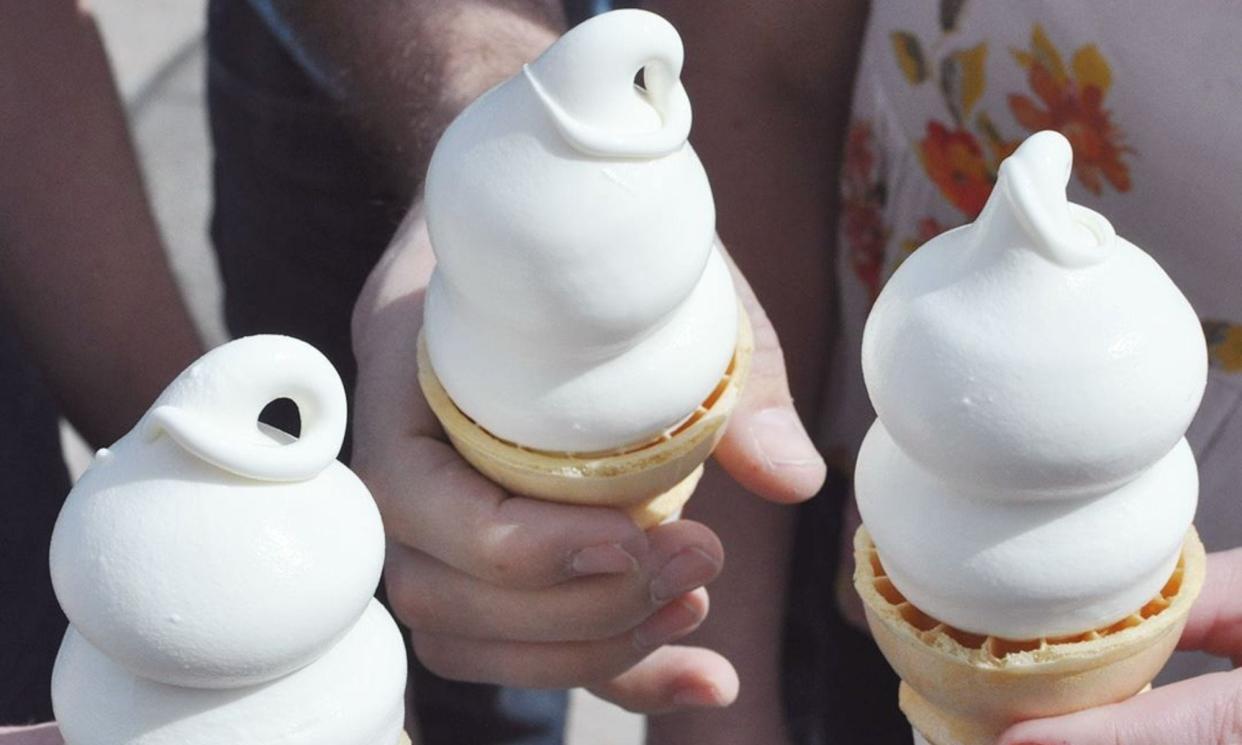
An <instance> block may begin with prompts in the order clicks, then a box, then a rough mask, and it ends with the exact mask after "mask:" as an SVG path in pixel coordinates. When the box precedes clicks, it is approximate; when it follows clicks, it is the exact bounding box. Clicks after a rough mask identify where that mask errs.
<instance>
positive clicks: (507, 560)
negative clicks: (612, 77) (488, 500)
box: [476, 522, 556, 589]
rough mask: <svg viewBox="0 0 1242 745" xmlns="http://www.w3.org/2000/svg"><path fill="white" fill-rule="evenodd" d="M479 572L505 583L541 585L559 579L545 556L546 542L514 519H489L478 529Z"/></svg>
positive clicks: (511, 585)
mask: <svg viewBox="0 0 1242 745" xmlns="http://www.w3.org/2000/svg"><path fill="white" fill-rule="evenodd" d="M478 535H479V544H478V556H477V568H476V572H477V576H478V577H479V578H480V579H483V580H485V581H487V582H490V583H491V584H494V585H499V586H501V587H509V588H514V589H538V588H540V587H544V586H547V585H549V584H552V583H554V582H555V581H556V579H554V578H553V579H550V578H549V577H548V574H549V573H550V572H549V567H548V566H547V562H546V561H544V560H543V559H542V558H541V556H542V554H544V553H546V550H545V549H546V548H547V546H546V543H545V542H543V541H540V540H538V539H537V538H536V537H535V536H533V535H532V531H531V530H530V529H529V528H526V527H524V526H521V525H514V524H512V523H503V522H501V523H489V524H488V525H486V526H484V527H483V528H482V529H481V530H480V531H479V533H478Z"/></svg>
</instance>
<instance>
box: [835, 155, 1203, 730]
mask: <svg viewBox="0 0 1242 745" xmlns="http://www.w3.org/2000/svg"><path fill="white" fill-rule="evenodd" d="M1070 163H1071V151H1070V146H1069V143H1068V142H1067V141H1066V140H1065V138H1064V137H1062V136H1061V135H1059V134H1056V133H1053V132H1041V133H1039V134H1036V135H1034V136H1032V137H1031V138H1030V139H1028V140H1027V141H1026V142H1025V143H1024V144H1023V145H1022V146H1021V147H1019V149H1018V150H1017V152H1015V153H1014V155H1013V156H1012V157H1010V158H1009V159H1008V160H1006V161H1005V162H1004V163H1003V164H1002V165H1001V168H1000V173H999V176H998V182H997V185H996V188H995V189H994V190H993V192H992V196H991V198H990V199H989V201H988V203H987V206H986V207H985V208H984V210H983V212H982V214H981V215H980V216H979V219H978V220H977V221H976V222H975V223H973V224H971V225H967V226H965V227H962V228H959V229H957V230H953V231H950V232H948V233H946V234H944V235H943V236H941V237H939V238H936V239H934V240H932V241H930V242H929V243H927V244H926V245H925V246H923V247H922V248H920V249H919V250H918V251H917V252H916V253H914V254H913V255H912V256H911V257H910V258H909V259H908V260H907V261H906V262H905V263H904V264H903V265H902V266H901V268H900V269H899V270H898V271H897V272H896V273H895V274H894V275H893V278H892V279H891V280H890V282H889V283H888V285H887V286H886V287H885V289H884V291H883V292H882V293H881V295H880V297H879V299H878V300H877V302H876V305H875V308H874V309H873V310H872V313H871V316H870V317H869V319H868V321H867V327H866V329H865V332H864V337H863V371H864V375H865V377H866V382H867V387H868V392H869V393H870V396H871V400H872V403H873V404H874V405H875V409H876V413H877V416H878V419H877V421H876V422H875V424H874V425H873V426H872V428H871V430H870V432H869V433H868V434H867V437H866V439H865V440H864V442H863V445H862V449H861V451H860V453H859V457H858V465H857V471H856V474H855V484H856V493H857V498H858V506H859V510H860V512H861V514H862V517H863V523H864V526H865V527H864V528H863V529H861V530H860V531H859V534H858V535H857V536H856V538H855V556H856V559H857V561H858V569H857V572H856V575H855V586H856V588H857V589H858V591H859V593H860V595H861V596H862V598H863V600H864V604H865V607H866V611H867V618H868V621H869V623H870V625H871V628H872V632H873V633H874V635H875V638H876V641H877V643H878V644H879V645H880V648H881V650H882V651H883V652H884V654H885V656H886V657H887V659H888V660H889V662H890V663H891V664H892V665H893V667H894V668H895V669H896V671H897V673H898V674H899V675H900V676H901V678H902V680H903V685H902V692H901V705H902V709H903V711H904V712H905V713H906V715H907V716H908V717H909V718H910V720H911V722H912V724H913V725H914V727H915V729H916V730H917V731H918V732H920V733H921V736H922V737H924V738H925V740H926V741H928V742H930V743H932V744H933V745H991V743H993V742H994V741H995V739H996V737H997V736H998V735H999V734H1000V733H1001V732H1002V731H1003V730H1004V729H1005V728H1006V727H1007V726H1008V725H1010V724H1012V723H1014V722H1016V721H1019V720H1022V719H1028V718H1033V717H1042V716H1050V715H1055V714H1062V713H1067V712H1070V711H1075V710H1078V709H1083V708H1088V707H1091V706H1096V705H1100V704H1104V703H1109V702H1115V701H1119V700H1122V699H1125V698H1127V697H1130V696H1133V695H1135V694H1136V693H1138V692H1139V691H1140V690H1142V689H1143V688H1144V687H1145V686H1146V685H1147V684H1148V683H1149V682H1150V681H1151V679H1152V678H1153V677H1154V676H1155V674H1156V673H1157V672H1158V671H1159V669H1160V668H1161V667H1162V666H1163V665H1164V663H1165V661H1166V660H1167V658H1168V655H1169V654H1170V653H1171V652H1172V650H1173V648H1174V645H1175V644H1176V642H1177V639H1178V636H1179V635H1180V632H1181V629H1182V627H1183V626H1184V624H1185V621H1186V616H1187V613H1188V612H1189V609H1190V606H1191V604H1192V603H1193V601H1194V599H1195V597H1196V596H1197V594H1198V592H1199V589H1200V587H1201V585H1202V582H1203V575H1204V567H1205V559H1204V553H1203V546H1202V545H1201V544H1200V542H1199V540H1198V537H1197V535H1196V534H1195V532H1194V529H1193V527H1191V520H1192V518H1193V516H1194V512H1195V505H1196V501H1197V499H1198V477H1197V471H1196V466H1195V461H1194V457H1193V455H1192V454H1191V451H1190V448H1189V446H1188V445H1187V444H1186V441H1185V439H1184V437H1183V435H1184V433H1185V431H1186V428H1187V426H1188V425H1189V423H1190V420H1191V418H1192V416H1193V415H1194V413H1195V409H1196V408H1197V407H1198V404H1199V400H1200V397H1201V396H1202V394H1203V389H1204V385H1205V381H1206V376H1207V360H1206V351H1205V343H1204V338H1203V334H1202V331H1201V330H1200V326H1199V323H1198V319H1197V318H1196V316H1195V313H1194V311H1193V310H1192V309H1191V307H1190V305H1189V303H1188V302H1187V301H1186V299H1185V298H1184V297H1183V296H1182V294H1181V293H1180V292H1179V291H1178V290H1177V288H1176V287H1175V286H1174V285H1173V283H1172V281H1171V280H1170V279H1169V278H1168V276H1167V275H1166V274H1165V273H1164V272H1163V271H1162V270H1161V269H1160V267H1159V266H1157V265H1156V263H1155V262H1154V261H1153V260H1152V259H1151V258H1150V257H1149V256H1148V255H1147V254H1146V253H1144V252H1143V251H1142V250H1140V249H1138V248H1137V247H1135V246H1134V245H1133V244H1131V243H1129V242H1128V241H1126V240H1125V239H1123V238H1121V237H1120V236H1117V235H1116V234H1115V233H1114V231H1113V229H1112V226H1111V225H1109V223H1108V221H1107V220H1105V219H1104V218H1103V217H1102V216H1100V215H1099V214H1096V213H1095V212H1092V211H1090V210H1088V209H1085V208H1083V207H1080V206H1078V205H1075V204H1071V203H1069V202H1068V201H1067V199H1066V196H1065V187H1066V184H1067V182H1068V179H1069V174H1070Z"/></svg>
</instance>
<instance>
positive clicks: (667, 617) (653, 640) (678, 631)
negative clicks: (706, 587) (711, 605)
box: [633, 600, 703, 650]
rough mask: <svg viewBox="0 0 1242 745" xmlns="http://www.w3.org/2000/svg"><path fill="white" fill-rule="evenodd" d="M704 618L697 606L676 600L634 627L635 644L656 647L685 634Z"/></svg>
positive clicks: (640, 646) (646, 647)
mask: <svg viewBox="0 0 1242 745" xmlns="http://www.w3.org/2000/svg"><path fill="white" fill-rule="evenodd" d="M702 620H703V616H702V614H701V613H700V612H699V610H698V609H697V608H695V607H694V606H692V605H690V604H689V603H687V602H686V601H684V600H674V601H673V602H671V603H669V604H668V605H666V606H664V607H663V608H661V609H660V612H659V613H656V614H655V615H654V616H652V617H651V618H649V619H647V620H646V621H644V622H643V623H642V625H640V626H639V627H638V628H636V629H634V635H633V640H634V646H635V647H638V648H639V649H644V650H645V649H655V648H656V647H659V646H661V645H663V644H666V643H668V642H671V641H672V640H674V639H676V638H678V637H680V636H685V635H686V634H687V633H689V632H690V631H691V630H692V629H693V628H694V627H695V626H697V625H698V624H699V622H701V621H702Z"/></svg>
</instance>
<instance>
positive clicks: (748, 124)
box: [646, 0, 866, 745]
mask: <svg viewBox="0 0 1242 745" xmlns="http://www.w3.org/2000/svg"><path fill="white" fill-rule="evenodd" d="M646 7H648V8H650V9H651V10H654V11H656V12H657V13H660V14H662V15H664V16H666V17H667V18H669V20H671V21H672V22H673V23H674V25H676V26H677V27H678V28H679V29H680V30H681V33H682V37H683V39H684V40H685V43H686V69H685V71H684V73H683V79H684V80H685V83H686V87H687V89H688V90H689V92H690V94H691V96H692V97H693V101H694V116H695V119H694V121H695V124H694V131H693V141H694V144H695V149H696V150H697V151H698V153H699V155H700V157H701V158H702V159H703V162H704V165H705V166H706V167H707V170H708V174H709V175H710V176H711V179H712V191H713V193H714V195H715V198H716V205H717V215H718V217H717V221H718V229H719V231H720V234H721V237H722V238H723V239H724V241H725V244H726V245H728V246H729V251H730V253H731V254H732V255H733V258H734V259H735V260H736V261H737V263H738V265H739V266H740V267H741V268H742V271H743V273H744V274H745V275H746V278H747V279H748V280H749V282H750V284H751V286H752V287H753V288H754V291H755V294H756V295H758V297H759V299H760V300H761V301H762V302H763V305H764V308H765V310H766V311H767V314H768V316H769V317H770V318H771V320H772V325H773V326H774V328H775V329H776V331H778V332H779V339H780V348H781V349H783V357H784V359H785V365H786V369H787V371H788V378H789V382H790V391H789V392H791V393H792V396H793V400H794V402H795V403H796V404H797V409H798V413H799V414H800V415H801V417H802V419H803V421H806V422H814V421H815V420H816V418H817V417H818V416H819V414H820V411H821V406H822V400H821V399H822V395H823V391H824V389H825V379H826V376H827V375H828V374H830V373H829V371H828V370H827V369H826V365H827V361H828V358H829V349H830V346H831V344H832V338H833V325H832V324H833V309H834V308H835V300H834V298H833V297H832V288H833V280H832V270H833V255H834V251H833V243H834V235H835V222H836V208H837V207H836V195H837V179H836V172H837V170H838V166H839V163H840V158H841V143H842V142H844V132H845V127H846V123H847V117H848V112H849V97H850V91H851V89H852V80H853V77H854V76H853V70H854V65H855V58H856V56H857V49H858V45H859V43H860V41H861V32H862V22H863V18H864V16H865V10H866V9H865V4H864V3H858V2H849V1H844V2H843V1H841V0H794V1H791V2H786V3H781V4H780V5H779V8H778V7H777V6H776V5H774V4H771V3H762V2H745V1H737V0H733V1H730V2H721V3H701V2H697V1H696V0H648V2H647V3H646ZM791 465H792V467H795V468H796V467H797V465H796V463H795V464H791ZM810 467H812V468H814V464H812V465H811V466H810ZM700 495H701V496H700V497H699V498H698V499H695V500H692V501H691V502H690V504H689V505H688V507H689V509H688V510H687V515H688V516H689V517H691V518H693V519H696V520H700V521H702V522H703V523H704V524H706V525H708V526H709V527H711V528H712V529H713V530H715V531H716V532H717V533H719V535H720V538H721V540H722V542H723V543H724V545H725V546H726V547H727V549H728V551H729V562H728V564H727V566H726V567H725V570H724V572H723V574H722V575H721V577H720V578H719V579H718V580H717V581H716V583H715V584H713V586H712V600H713V604H712V614H711V617H710V618H709V619H707V621H706V622H705V623H704V625H703V626H702V627H701V628H700V629H699V630H698V631H696V632H695V633H694V635H692V636H691V637H689V638H688V639H687V641H688V642H690V643H694V644H702V645H703V646H705V647H708V648H710V649H714V650H716V651H718V652H721V653H722V654H724V655H725V656H726V657H727V658H728V659H729V660H731V661H732V662H733V664H734V665H735V666H737V669H738V674H739V677H740V678H741V681H742V686H741V690H740V694H739V698H738V701H737V702H736V703H735V704H734V705H733V706H731V707H729V708H728V709H726V710H723V711H719V712H715V711H713V712H695V711H688V712H684V713H680V714H672V715H668V716H662V717H656V718H653V719H652V720H651V721H650V723H649V725H648V741H649V742H651V743H682V742H712V743H721V744H722V745H723V744H727V743H753V742H771V743H776V742H781V741H783V735H782V734H781V733H782V732H783V721H782V714H783V711H782V708H783V707H782V702H781V692H782V686H781V676H780V648H781V632H782V629H783V626H784V612H785V607H786V603H785V601H784V597H785V592H786V585H787V582H788V573H789V566H788V564H789V557H790V555H791V553H792V531H793V521H794V518H795V513H794V512H793V511H791V510H789V509H784V508H782V507H780V506H778V505H774V504H771V503H768V502H764V501H761V500H757V499H754V498H753V497H752V496H750V495H749V494H747V493H746V492H745V490H744V489H743V488H742V487H741V486H740V485H739V484H738V483H736V482H734V481H731V480H730V479H728V478H724V477H723V475H722V474H719V473H716V474H711V473H709V475H708V476H707V477H706V478H705V479H704V483H703V484H702V485H701V486H700ZM818 581H821V582H831V581H832V578H830V577H823V578H820V579H819V580H818ZM829 673H830V671H828V672H826V673H825V674H829Z"/></svg>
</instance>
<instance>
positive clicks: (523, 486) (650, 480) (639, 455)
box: [418, 310, 755, 528]
mask: <svg viewBox="0 0 1242 745" xmlns="http://www.w3.org/2000/svg"><path fill="white" fill-rule="evenodd" d="M754 348H755V343H754V337H753V334H752V332H751V328H750V320H749V318H748V317H747V316H746V312H745V311H744V310H742V311H740V312H739V319H738V338H737V347H736V348H735V349H734V352H733V359H732V361H731V362H730V363H729V368H728V369H727V370H726V371H725V374H724V376H723V377H722V378H721V380H720V384H719V385H717V386H716V389H715V390H714V391H712V394H711V395H710V396H708V398H707V400H705V401H704V402H703V403H702V404H701V405H700V406H699V408H698V410H697V411H696V412H695V413H694V414H692V415H691V416H690V418H689V419H688V420H686V421H685V422H683V423H682V424H681V425H679V426H678V427H677V428H676V429H674V430H672V431H670V432H666V433H664V434H663V435H661V436H660V437H659V438H658V439H655V440H653V441H651V442H649V443H646V444H643V445H639V446H635V447H633V448H627V449H622V450H619V451H616V452H598V453H554V452H547V451H542V450H531V449H528V448H524V447H521V446H520V445H516V444H514V443H512V442H508V441H505V440H501V439H500V438H498V437H496V436H494V435H492V434H491V433H490V432H488V431H487V430H485V429H483V428H482V427H480V426H479V425H478V424H476V423H475V422H474V421H473V420H471V419H470V418H469V417H467V416H466V415H465V414H463V413H462V411H461V410H460V409H458V408H457V406H456V404H454V403H453V401H452V399H450V398H449V395H448V392H447V391H445V390H444V386H442V385H441V384H440V380H439V378H437V377H436V374H435V371H434V370H433V369H432V367H431V359H430V357H429V356H428V354H427V344H426V341H425V340H424V338H423V336H422V335H421V334H420V335H419V338H418V382H419V385H420V386H421V387H422V389H423V395H424V396H426V398H427V403H428V404H429V405H430V406H431V410H432V411H433V412H435V415H436V417H437V418H438V419H439V420H440V424H441V425H443V426H444V431H445V432H446V433H447V434H448V437H449V440H450V441H451V442H452V443H453V447H455V448H457V452H458V453H460V454H461V456H462V457H463V458H465V459H466V460H467V461H468V462H469V463H470V464H471V465H472V466H474V467H475V468H476V469H478V470H479V471H480V472H481V473H482V474H483V475H485V476H487V477H488V478H489V479H491V480H492V481H495V482H496V483H498V484H500V485H501V486H503V487H505V488H506V489H508V490H509V491H511V492H513V493H515V494H521V495H524V496H528V497H536V498H538V499H546V500H549V501H553V502H566V503H570V504H583V505H596V506H603V507H616V508H620V509H623V510H625V511H626V512H627V513H629V515H630V517H631V518H633V519H634V521H635V522H636V523H638V525H639V526H641V527H643V528H649V527H651V526H653V525H657V524H659V523H661V522H663V521H664V520H665V519H667V518H668V517H670V516H671V515H674V514H676V513H677V512H678V511H679V510H680V509H681V508H682V506H683V505H684V504H685V503H686V500H688V499H689V498H690V495H691V494H692V493H693V492H694V488H695V486H696V485H697V484H698V481H699V478H700V477H701V476H702V475H703V461H705V460H707V458H708V456H710V455H711V452H712V450H713V449H715V447H716V444H717V443H719V442H720V438H721V437H722V436H723V435H724V431H725V425H726V424H727V423H728V421H729V415H730V414H731V413H733V408H734V406H736V405H737V401H738V398H739V397H740V396H741V392H742V386H743V384H744V383H745V381H746V375H747V373H748V372H749V370H750V359H751V356H752V354H753V353H754Z"/></svg>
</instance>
